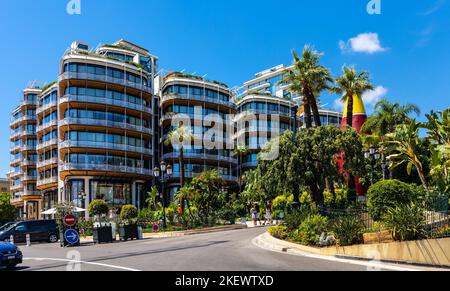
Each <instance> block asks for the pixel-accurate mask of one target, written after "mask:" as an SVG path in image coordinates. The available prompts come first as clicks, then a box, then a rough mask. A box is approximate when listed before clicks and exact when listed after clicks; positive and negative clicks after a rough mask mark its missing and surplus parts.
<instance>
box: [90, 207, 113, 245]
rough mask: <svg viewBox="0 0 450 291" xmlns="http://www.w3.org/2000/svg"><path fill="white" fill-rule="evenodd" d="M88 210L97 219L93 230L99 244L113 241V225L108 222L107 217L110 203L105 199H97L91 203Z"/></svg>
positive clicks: (95, 239)
mask: <svg viewBox="0 0 450 291" xmlns="http://www.w3.org/2000/svg"><path fill="white" fill-rule="evenodd" d="M88 210H89V213H90V215H93V216H94V219H95V220H96V223H94V228H93V230H92V235H93V237H94V242H95V243H98V244H101V243H111V242H113V234H112V227H111V224H108V223H107V221H108V219H107V217H106V215H107V214H108V212H109V207H108V204H107V203H106V202H105V201H103V200H100V199H97V200H94V201H92V202H91V204H89V207H88Z"/></svg>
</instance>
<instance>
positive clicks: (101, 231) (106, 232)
mask: <svg viewBox="0 0 450 291" xmlns="http://www.w3.org/2000/svg"><path fill="white" fill-rule="evenodd" d="M92 235H93V238H94V243H96V244H102V243H112V242H113V235H112V227H111V226H101V227H95V228H94V229H93V231H92Z"/></svg>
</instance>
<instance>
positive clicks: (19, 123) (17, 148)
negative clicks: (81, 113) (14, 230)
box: [9, 82, 42, 219]
mask: <svg viewBox="0 0 450 291" xmlns="http://www.w3.org/2000/svg"><path fill="white" fill-rule="evenodd" d="M41 91H42V85H41V84H38V83H37V82H32V83H30V84H29V85H28V86H27V87H26V88H25V89H24V90H23V95H22V98H21V102H20V105H19V106H18V107H17V108H16V109H15V110H14V112H13V113H12V118H11V122H10V128H11V134H10V142H11V148H10V154H11V162H10V166H11V171H10V173H9V179H10V182H11V185H10V192H11V203H12V205H14V206H16V208H17V215H18V216H19V217H23V218H24V219H37V218H39V215H40V209H41V206H42V205H41V204H42V195H41V192H39V191H37V188H36V182H37V169H36V164H37V151H36V146H37V135H36V130H37V118H36V108H37V106H38V96H39V94H40V93H41Z"/></svg>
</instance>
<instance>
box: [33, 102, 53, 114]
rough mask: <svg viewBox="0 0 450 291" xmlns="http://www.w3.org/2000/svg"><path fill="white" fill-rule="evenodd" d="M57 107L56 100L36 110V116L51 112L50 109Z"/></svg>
mask: <svg viewBox="0 0 450 291" xmlns="http://www.w3.org/2000/svg"><path fill="white" fill-rule="evenodd" d="M56 106H58V102H57V101H56V100H54V101H51V102H50V103H47V104H44V105H41V106H39V107H38V108H37V109H36V114H40V113H42V112H44V111H46V110H49V109H50V108H53V107H56Z"/></svg>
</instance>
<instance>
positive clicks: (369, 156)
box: [364, 147, 385, 185]
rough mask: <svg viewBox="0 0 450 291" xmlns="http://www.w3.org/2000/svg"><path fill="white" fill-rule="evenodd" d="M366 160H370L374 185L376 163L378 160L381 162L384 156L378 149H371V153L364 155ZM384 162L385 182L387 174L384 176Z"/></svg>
mask: <svg viewBox="0 0 450 291" xmlns="http://www.w3.org/2000/svg"><path fill="white" fill-rule="evenodd" d="M364 158H366V159H367V160H369V162H370V168H371V169H370V170H371V172H370V184H371V185H373V172H374V170H375V165H376V162H377V161H378V160H380V159H381V158H382V155H381V154H380V153H379V152H378V150H377V149H376V148H373V147H372V148H370V149H369V151H367V152H365V153H364ZM383 165H384V161H382V167H383V180H384V179H385V174H384V168H385V165H384V166H383Z"/></svg>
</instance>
